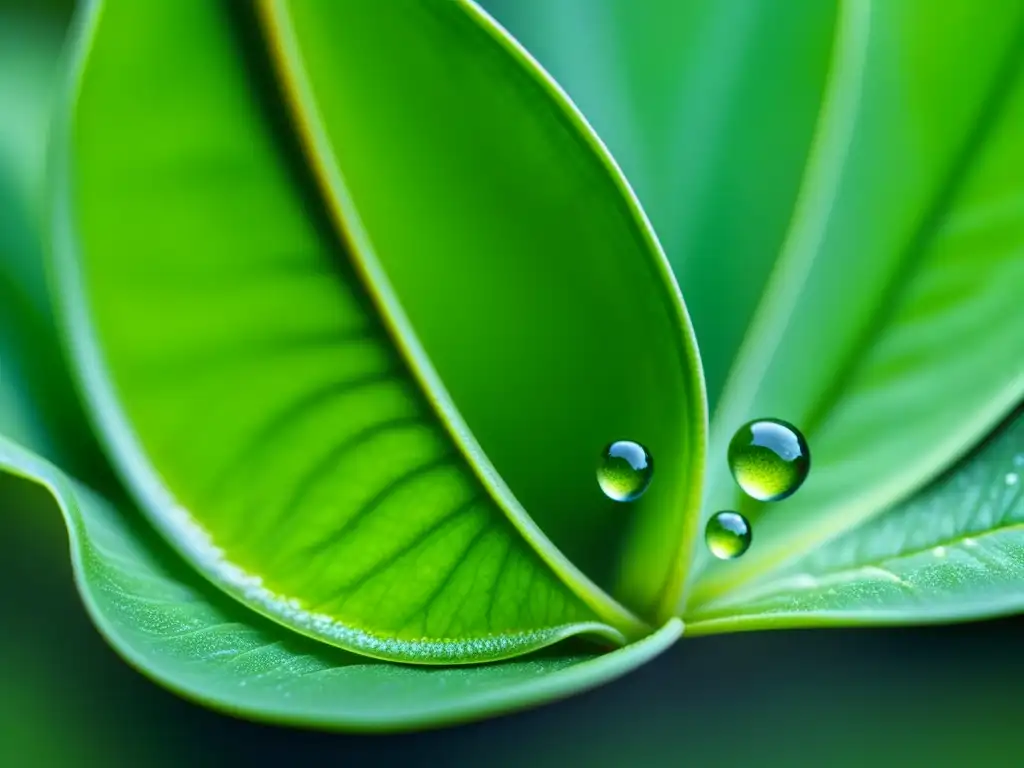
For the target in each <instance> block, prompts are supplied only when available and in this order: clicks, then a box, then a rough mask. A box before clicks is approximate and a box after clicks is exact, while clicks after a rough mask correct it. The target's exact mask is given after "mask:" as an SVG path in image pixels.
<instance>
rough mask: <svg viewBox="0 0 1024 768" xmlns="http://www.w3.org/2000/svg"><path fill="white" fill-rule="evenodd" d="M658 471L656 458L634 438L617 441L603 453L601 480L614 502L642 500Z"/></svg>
mask: <svg viewBox="0 0 1024 768" xmlns="http://www.w3.org/2000/svg"><path fill="white" fill-rule="evenodd" d="M653 474H654V459H652V458H651V456H650V454H649V453H647V450H646V449H645V448H644V447H643V446H642V445H640V443H634V442H633V441H632V440H617V441H615V442H614V443H612V444H611V445H609V446H608V447H607V448H605V449H604V453H602V454H601V463H600V464H598V467H597V482H598V484H599V485H600V486H601V490H602V491H604V495H605V496H607V497H608V498H609V499H613V500H614V501H633V500H634V499H639V498H640V497H641V496H642V495H643V493H644V491H646V490H647V486H648V485H650V484H651V475H653Z"/></svg>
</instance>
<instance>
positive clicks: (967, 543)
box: [964, 536, 978, 549]
mask: <svg viewBox="0 0 1024 768" xmlns="http://www.w3.org/2000/svg"><path fill="white" fill-rule="evenodd" d="M964 546H965V547H967V548H968V549H973V548H974V547H976V546H978V542H977V541H975V540H974V539H972V538H971V537H970V536H968V537H967V538H966V539H964Z"/></svg>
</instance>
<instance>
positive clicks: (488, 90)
mask: <svg viewBox="0 0 1024 768" xmlns="http://www.w3.org/2000/svg"><path fill="white" fill-rule="evenodd" d="M399 7H400V6H397V5H392V4H379V3H369V2H364V3H350V4H345V5H343V6H338V5H334V4H329V3H326V2H324V3H311V4H308V5H305V6H303V10H302V14H305V15H304V16H301V18H300V17H296V24H295V26H294V28H293V27H292V22H291V21H290V20H289V19H288V17H287V15H286V10H285V9H284V8H283V7H277V8H275V9H271V10H269V11H268V14H267V15H268V18H269V19H271V22H270V23H269V24H268V28H269V34H270V35H271V37H272V38H273V39H274V41H275V42H274V45H275V46H277V48H278V53H279V54H280V56H281V66H282V69H283V71H284V75H285V81H286V89H287V97H288V98H289V99H290V100H291V101H292V102H293V103H294V105H295V106H296V119H297V121H298V124H299V125H300V127H301V133H302V135H303V138H304V140H305V141H306V146H305V149H306V152H307V155H308V159H309V160H310V161H311V164H312V166H313V170H314V171H315V173H316V174H317V175H319V177H320V179H321V181H322V182H324V184H323V187H322V190H321V192H322V194H323V195H324V198H323V202H321V201H320V200H319V199H318V198H316V197H315V194H316V190H315V189H314V187H313V185H312V184H310V183H307V182H308V181H309V179H308V178H307V172H306V171H305V170H304V169H303V168H301V167H299V165H300V164H301V160H302V157H301V156H300V154H299V153H298V152H297V151H296V150H297V146H296V145H295V144H294V143H293V136H292V134H291V133H290V126H288V125H287V124H284V123H283V121H282V120H281V117H282V110H283V103H282V97H281V95H280V94H278V93H277V92H275V91H274V90H273V89H272V88H270V87H269V85H270V80H269V78H268V76H267V75H268V71H267V62H265V61H264V60H263V59H262V58H261V49H260V45H261V40H260V38H259V37H258V36H255V35H254V34H253V32H254V29H253V28H252V26H251V25H250V22H251V19H250V18H249V16H248V15H247V14H248V12H247V10H246V9H244V8H239V7H237V6H232V5H230V4H221V3H210V2H205V1H204V0H188V1H187V2H180V3H173V4H171V3H167V4H145V5H144V4H110V5H107V4H102V3H101V4H95V6H94V9H93V11H92V13H91V15H90V16H89V23H88V25H87V27H86V29H85V31H84V33H83V35H82V39H81V56H80V61H81V64H80V66H79V67H78V69H77V71H76V76H75V81H74V84H73V88H72V89H71V93H70V94H69V98H68V105H67V115H66V120H65V122H64V123H63V124H62V126H61V127H62V131H61V135H60V136H59V137H58V140H57V150H58V152H57V157H58V160H57V162H56V165H55V169H56V179H57V180H56V192H57V205H56V210H55V214H54V225H55V237H56V243H57V255H58V273H59V277H60V291H59V293H60V298H61V300H62V303H63V309H64V314H65V317H64V324H65V329H66V331H67V333H68V334H69V336H70V337H71V341H72V351H73V356H74V359H75V361H76V367H77V373H78V375H79V378H80V383H81V386H82V390H83V394H84V395H85V397H86V399H87V400H88V402H89V405H90V407H91V412H92V415H93V417H94V422H95V425H96V428H97V430H98V432H99V433H100V434H101V436H102V437H103V439H104V440H105V443H106V445H107V447H108V449H109V452H110V453H111V456H112V458H113V460H114V462H115V464H116V466H117V468H118V469H119V471H120V474H121V476H122V478H123V479H124V481H125V483H126V484H127V486H128V487H129V488H130V490H131V491H132V492H133V494H134V496H135V498H136V499H137V500H138V501H139V503H140V504H141V506H142V507H143V509H144V510H145V511H146V513H147V515H148V517H149V519H150V520H151V521H152V522H153V523H154V524H155V525H156V527H157V528H158V529H159V530H160V531H161V532H162V533H163V534H164V535H165V536H166V537H167V538H168V539H169V540H170V541H171V542H172V543H173V544H174V546H175V547H176V548H177V549H178V550H179V551H181V552H182V553H183V554H184V555H185V556H186V559H187V560H189V561H190V562H192V563H193V564H194V565H195V566H196V567H198V568H199V569H200V570H201V571H202V572H203V573H204V574H205V575H206V576H208V577H209V578H211V579H212V580H213V581H214V582H215V583H217V584H218V585H219V586H220V587H222V588H223V589H225V590H226V591H227V592H229V593H230V594H232V595H234V596H235V597H237V598H239V599H241V600H242V601H244V602H245V603H246V604H247V605H248V606H250V607H251V608H253V609H254V610H257V611H259V612H261V613H263V614H265V615H267V616H270V617H272V618H273V619H275V620H277V621H279V622H282V623H284V624H286V625H287V626H289V627H290V628H291V629H293V630H296V631H298V632H301V633H304V634H307V635H310V636H313V637H316V638H319V639H321V640H325V641H327V642H330V643H332V644H335V645H339V646H341V647H344V648H347V649H350V650H356V651H358V652H360V653H363V654H366V655H369V656H375V657H378V658H389V659H397V660H404V661H417V662H421V663H458V662H476V661H486V660H493V659H498V658H506V657H510V656H514V655H518V654H522V653H524V652H526V651H529V650H531V649H535V648H539V647H542V646H545V645H548V644H551V643H553V642H556V641H558V640H560V639H562V638H565V637H567V636H569V635H572V634H577V633H581V632H586V633H594V634H600V635H603V636H604V637H605V638H606V639H608V640H611V641H612V642H616V643H621V642H624V641H625V639H626V638H634V639H635V638H636V637H639V636H640V635H642V634H645V633H646V632H648V631H649V625H648V624H646V623H645V622H644V621H642V620H641V619H639V618H637V617H636V615H635V613H634V612H633V611H631V610H630V609H629V608H627V607H624V606H623V605H622V603H620V602H619V601H617V600H616V599H614V598H613V597H612V596H611V595H609V594H608V592H606V591H604V590H602V589H601V587H600V586H599V585H598V584H597V583H595V581H594V580H593V579H592V578H591V576H593V577H594V578H601V579H602V582H603V583H602V585H601V586H604V585H605V584H608V583H611V580H612V579H613V578H615V577H616V571H617V570H619V569H621V570H622V572H623V575H622V577H621V578H622V580H623V581H622V583H623V585H624V586H622V587H621V588H620V590H619V591H620V592H622V593H625V594H626V595H627V596H630V597H632V598H633V599H632V600H631V601H630V605H631V606H636V607H638V609H643V610H644V613H645V617H644V618H650V617H653V616H654V615H656V614H657V613H658V612H661V613H664V612H665V611H666V610H667V608H668V607H669V606H670V605H672V604H673V603H674V601H675V598H676V595H677V594H678V588H679V586H680V583H681V573H680V572H679V565H680V560H681V557H680V555H681V552H682V550H681V549H680V542H681V541H683V538H684V537H683V531H682V526H683V523H684V520H686V519H687V516H686V511H687V509H692V507H693V505H694V503H696V497H697V495H698V494H699V485H700V484H699V482H698V481H699V477H700V473H701V461H702V450H703V429H704V426H703V425H704V405H703V396H702V392H701V388H700V385H701V382H700V377H699V368H698V367H697V365H698V364H697V362H696V353H695V350H694V348H693V345H692V338H691V336H690V335H689V331H688V326H687V325H686V321H685V315H684V313H683V310H682V305H681V303H680V302H679V298H678V293H677V291H676V290H675V288H674V284H673V283H672V282H671V276H670V275H669V274H668V271H667V265H666V264H665V263H664V261H663V258H662V257H661V255H660V252H659V251H658V250H657V245H656V243H655V242H654V241H653V238H652V236H651V235H650V233H649V231H648V229H647V228H646V226H645V223H644V221H643V217H642V214H640V212H639V210H638V208H637V207H636V204H635V202H634V201H633V200H632V198H630V197H629V195H628V192H627V191H626V190H625V187H624V184H623V182H622V181H621V179H620V178H619V177H618V176H617V175H616V173H615V172H614V169H613V167H612V166H611V165H610V161H609V160H608V159H607V158H606V157H605V155H604V154H603V153H602V151H601V150H600V147H599V146H598V145H597V144H596V142H595V141H594V140H593V139H592V137H591V136H590V134H589V133H587V131H586V128H585V126H584V125H583V124H582V123H581V122H580V120H579V119H578V118H577V117H576V116H575V115H574V113H573V112H572V111H571V109H570V108H569V107H568V105H567V104H566V103H564V102H563V100H562V99H561V97H560V96H559V95H558V94H557V93H556V92H554V90H553V89H552V88H551V86H550V85H549V84H548V83H547V81H546V80H544V79H543V77H541V76H539V75H538V74H537V73H536V72H535V71H534V70H533V69H532V68H531V66H532V65H531V64H530V63H529V62H528V61H526V60H525V59H524V58H523V57H522V55H521V54H520V53H519V52H518V51H517V50H516V49H515V47H514V45H513V44H512V43H511V42H509V41H508V40H507V39H505V38H503V37H501V35H500V34H499V33H498V32H497V31H496V30H494V29H493V28H492V27H491V26H490V25H489V23H488V22H487V20H486V19H484V18H482V17H479V16H478V15H477V13H476V12H475V11H474V10H473V9H472V8H470V7H468V6H464V5H462V4H457V3H449V2H440V1H439V0H438V1H437V2H429V3H425V4H422V5H418V6H414V7H408V8H406V7H405V6H401V8H402V11H403V12H398V9H399ZM416 9H420V10H416ZM314 27H316V28H317V29H319V30H321V31H322V32H323V33H324V34H329V35H330V39H331V41H332V43H331V45H332V46H333V48H332V50H333V51H335V52H338V51H341V49H345V50H346V51H349V53H351V54H352V55H353V57H354V58H353V59H352V60H351V61H346V60H338V61H335V60H333V59H330V60H327V61H319V59H318V58H317V57H321V56H324V55H326V53H325V49H323V48H322V47H320V46H321V44H322V39H321V38H320V37H318V36H317V34H315V33H314V32H313V31H311V30H313V28H314ZM303 30H305V31H303ZM300 35H301V36H304V37H309V38H310V39H309V40H305V41H304V42H303V43H302V44H301V45H298V43H297V42H296V40H295V39H294V38H295V36H300ZM349 37H353V39H351V40H350V39H349ZM356 37H358V39H354V38H356ZM184 41H187V44H185V42H184ZM300 51H301V56H303V57H305V56H308V57H309V59H310V61H308V62H303V61H301V60H300V58H299V56H300ZM384 51H389V52H390V53H389V54H388V60H387V62H378V63H375V62H376V60H375V59H374V58H373V57H374V56H375V55H383V52H384ZM357 53H358V55H356V54H357ZM470 62H473V65H472V66H470ZM478 62H486V66H482V65H480V66H478ZM449 70H451V72H449ZM324 73H329V74H330V78H331V88H332V90H331V91H330V93H329V94H328V95H329V96H330V97H331V98H334V96H337V97H338V99H339V100H337V101H330V102H329V103H328V102H322V103H321V102H314V100H313V94H314V93H315V94H316V96H317V98H319V97H321V96H323V95H324V94H322V93H321V92H319V91H317V90H316V84H317V83H318V82H319V80H318V78H320V77H321V76H322V75H323V74H324ZM369 73H373V74H372V76H371V75H370V74H369ZM442 73H446V74H445V76H444V77H442V76H441V75H442ZM383 78H387V79H383ZM417 78H420V80H418V79H417ZM422 78H426V79H427V81H429V83H430V84H431V88H433V91H432V92H431V93H432V101H431V102H430V103H425V102H424V101H423V98H422V94H423V93H425V91H426V89H425V87H424V85H423V83H424V82H425V81H424V80H422ZM417 83H420V85H419V86H417V85H416V84H417ZM382 88H383V89H386V90H387V92H388V93H389V97H388V98H387V99H381V98H380V94H381V93H382V90H381V89H382ZM311 89H312V90H311ZM349 98H351V99H354V101H353V102H352V103H351V104H350V105H349V106H350V109H349V111H347V112H345V113H344V115H345V121H344V123H343V125H342V122H343V121H340V120H339V119H337V117H336V116H335V114H334V112H333V111H332V110H334V109H337V108H341V107H343V106H344V105H345V104H346V101H345V100H346V99H349ZM444 99H447V101H444ZM381 109H384V110H385V111H384V112H383V113H381V112H380V110H381ZM403 110H406V111H405V112H403ZM403 115H405V118H406V119H403ZM343 128H344V130H346V131H351V137H350V138H351V141H350V142H349V143H348V144H346V147H347V148H350V149H351V150H352V154H348V149H346V151H345V153H343V152H341V151H340V150H339V149H338V147H336V146H332V145H331V144H330V141H329V139H328V136H331V137H333V136H335V135H336V134H335V133H333V132H335V131H341V130H342V129H343ZM329 131H330V132H331V133H329V134H328V132H329ZM410 153H411V154H410ZM481 163H483V165H481ZM484 169H486V172H482V171H483V170H484ZM324 208H326V209H328V211H329V212H330V215H331V216H333V217H334V218H335V223H336V224H337V225H339V229H338V231H332V230H331V220H330V218H329V216H328V215H326V214H325V213H323V209H324ZM399 221H401V222H402V223H401V225H400V226H397V225H396V223H395V222H399ZM341 235H344V238H343V239H344V240H345V245H342V243H341V242H340V240H341V239H342V238H341V237H340V236H341ZM636 307H643V308H644V309H640V310H638V309H636ZM414 329H415V334H414ZM627 344H628V350H627ZM609 349H613V350H619V349H621V350H622V351H623V354H624V355H625V357H624V358H622V359H620V358H617V357H615V355H612V356H611V357H612V358H615V359H610V357H609V355H608V354H607V352H608V350H609ZM623 359H627V360H628V362H629V365H628V366H623V364H622V360H623ZM595 377H596V379H595ZM442 381H443V386H442ZM465 404H468V405H469V407H468V409H466V406H465ZM456 405H457V406H458V408H459V410H456ZM487 406H489V407H491V408H492V409H493V412H488V411H487V410H486V407H487ZM599 406H600V407H599ZM559 407H560V408H561V411H559V410H558V408H559ZM463 415H466V416H467V419H466V420H465V421H464V420H463ZM471 429H472V431H470V430H471ZM623 435H628V436H629V437H631V438H632V439H638V440H640V441H641V442H644V443H645V444H646V445H648V447H649V448H650V449H651V450H652V451H653V452H654V454H655V456H656V457H657V458H656V461H659V462H661V466H664V467H665V468H666V469H665V471H664V473H663V474H664V479H663V480H662V481H661V482H660V483H658V484H657V485H656V486H652V489H651V491H650V492H649V494H648V496H647V497H645V498H644V500H643V501H642V502H641V503H639V504H636V505H632V507H631V508H628V509H623V508H622V507H616V506H615V505H614V504H612V502H610V501H608V500H606V499H603V497H601V496H600V493H599V491H598V489H597V485H596V482H595V480H594V468H595V463H596V459H597V456H598V454H599V452H600V450H601V449H602V447H603V445H604V444H605V443H606V442H608V441H609V440H610V439H618V438H620V437H621V436H623ZM481 436H482V439H481V440H480V442H479V443H478V442H477V439H478V438H481ZM485 451H486V452H485ZM492 461H493V464H492V463H491V462H492ZM499 473H500V474H499ZM506 482H508V483H509V485H510V486H511V488H509V487H508V486H506V484H505V483H506ZM513 493H514V494H515V495H513ZM544 493H546V494H547V495H546V498H544ZM648 497H649V499H648ZM520 501H522V502H531V501H536V502H537V505H536V508H534V507H530V506H529V505H528V504H527V509H529V511H530V514H531V515H533V517H532V518H531V517H529V516H527V513H526V511H525V510H524V508H523V506H522V505H520V503H519V502H520ZM688 519H689V520H690V521H691V522H692V521H693V519H694V517H693V516H692V515H691V516H689V518H688ZM569 523H571V524H572V526H574V527H575V534H574V535H578V540H573V541H575V546H574V547H573V548H571V549H570V548H568V547H566V546H565V545H566V544H568V543H570V539H569V538H567V537H568V536H569V533H570V527H569V526H568V524H569ZM691 534H692V528H691ZM547 535H550V536H551V538H552V539H553V540H554V543H555V545H558V546H561V547H563V548H565V550H566V551H565V552H562V551H560V550H559V549H556V548H555V546H553V545H552V543H551V541H549V540H548V538H547ZM623 542H624V543H623ZM652 542H653V544H652ZM580 547H585V549H580ZM620 550H621V551H620ZM641 553H643V558H644V559H641ZM577 554H589V555H590V557H589V558H584V560H585V561H586V562H585V563H584V564H583V565H584V570H581V569H580V568H579V567H577V566H578V565H579V564H578V563H577V562H576V560H575V559H574V558H573V557H567V555H569V556H575V555H577ZM601 568H604V569H605V570H604V571H601ZM599 571H600V573H598V572H599ZM645 590H646V591H645ZM641 598H643V602H641Z"/></svg>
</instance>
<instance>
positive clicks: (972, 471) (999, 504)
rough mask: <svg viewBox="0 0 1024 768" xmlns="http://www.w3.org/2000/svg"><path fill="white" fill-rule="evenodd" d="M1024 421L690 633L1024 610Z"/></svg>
mask: <svg viewBox="0 0 1024 768" xmlns="http://www.w3.org/2000/svg"><path fill="white" fill-rule="evenodd" d="M1022 489H1024V418H1022V417H1021V416H1019V415H1018V416H1016V417H1015V419H1014V420H1013V421H1012V422H1011V423H1010V424H1009V425H1008V426H1006V427H1005V428H1003V429H1002V430H1000V432H999V433H998V434H997V435H996V436H995V437H994V438H993V439H992V440H991V441H990V442H989V443H988V444H987V445H985V446H984V447H983V448H982V449H981V450H979V451H978V452H977V454H976V455H974V456H972V457H971V458H970V459H968V460H967V461H966V462H965V463H964V465H963V466H962V467H957V468H955V469H954V470H953V471H951V472H950V473H949V474H948V475H947V476H946V477H944V478H942V479H941V480H939V481H938V482H936V483H935V484H934V485H933V486H932V487H930V488H928V489H926V490H925V491H924V492H923V493H921V494H919V495H917V496H915V497H914V498H913V499H911V500H910V501H908V502H906V503H904V504H901V505H899V506H897V507H895V508H893V509H891V510H889V511H887V512H885V513H884V514H882V515H879V516H878V517H876V518H874V519H871V520H868V521H867V522H865V523H864V524H862V525H860V526H858V527H856V528H854V529H853V530H850V531H847V532H846V533H844V534H842V535H841V536H839V537H838V538H836V539H835V540H833V541H831V542H829V543H828V545H826V546H824V547H820V548H818V549H816V550H815V551H813V552H811V553H808V554H807V555H805V556H804V557H802V558H800V559H798V560H796V561H795V562H793V563H790V564H789V565H787V566H786V567H785V568H783V569H780V570H779V571H778V572H777V573H773V574H772V575H771V577H770V578H768V579H765V580H764V582H763V583H759V584H756V585H751V586H750V587H748V588H746V589H738V590H736V591H735V592H733V593H730V594H729V595H727V596H726V597H724V598H723V599H722V600H721V601H720V602H717V603H713V604H709V605H707V606H704V607H703V608H701V609H700V611H699V612H698V613H696V614H695V615H694V616H693V617H692V619H693V620H692V622H691V623H689V624H688V625H687V631H688V632H695V633H697V634H700V633H703V632H723V631H730V630H738V629H756V628H764V627H770V626H780V625H781V626H822V625H830V624H843V623H849V622H851V621H855V622H858V623H872V624H894V623H906V622H928V621H952V620H963V619H971V618H978V617H984V616H995V615H1000V614H1006V613H1014V612H1018V611H1020V610H1021V609H1022V608H1024V592H1022V590H1021V588H1020V585H1021V581H1022V579H1024V490H1022Z"/></svg>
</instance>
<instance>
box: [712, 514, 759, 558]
mask: <svg viewBox="0 0 1024 768" xmlns="http://www.w3.org/2000/svg"><path fill="white" fill-rule="evenodd" d="M752 538H753V534H752V533H751V531H750V523H748V522H747V518H745V517H744V516H743V515H741V514H740V513H739V512H729V511H725V512H716V513H715V514H714V515H712V516H711V519H710V520H708V525H707V528H705V529H704V541H705V542H707V545H708V549H709V550H711V554H712V555H714V556H715V557H717V558H718V559H719V560H732V559H734V558H737V557H739V556H740V555H742V554H743V553H744V552H746V551H747V550H748V549H750V540H751V539H752Z"/></svg>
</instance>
